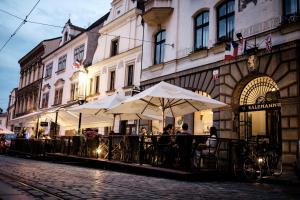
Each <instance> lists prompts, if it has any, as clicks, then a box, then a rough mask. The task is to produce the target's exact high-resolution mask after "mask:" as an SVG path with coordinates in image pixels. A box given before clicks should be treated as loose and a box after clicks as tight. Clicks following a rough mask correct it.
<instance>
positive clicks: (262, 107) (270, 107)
mask: <svg viewBox="0 0 300 200" xmlns="http://www.w3.org/2000/svg"><path fill="white" fill-rule="evenodd" d="M280 107H281V104H280V103H266V104H250V105H243V106H240V107H239V111H240V112H250V111H258V110H274V109H279V108H280Z"/></svg>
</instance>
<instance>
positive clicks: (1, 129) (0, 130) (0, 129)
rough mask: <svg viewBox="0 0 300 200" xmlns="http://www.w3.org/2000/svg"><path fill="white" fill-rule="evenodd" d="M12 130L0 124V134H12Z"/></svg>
mask: <svg viewBox="0 0 300 200" xmlns="http://www.w3.org/2000/svg"><path fill="white" fill-rule="evenodd" d="M13 133H14V132H12V131H10V130H8V129H7V128H5V127H4V126H1V125H0V134H13Z"/></svg>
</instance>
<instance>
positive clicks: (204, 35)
mask: <svg viewBox="0 0 300 200" xmlns="http://www.w3.org/2000/svg"><path fill="white" fill-rule="evenodd" d="M208 18H209V14H208V12H203V13H200V14H198V15H197V16H196V17H195V22H194V23H195V33H194V38H195V40H194V42H195V43H194V49H195V50H199V49H204V48H207V46H208V25H209V24H208V22H209V19H208Z"/></svg>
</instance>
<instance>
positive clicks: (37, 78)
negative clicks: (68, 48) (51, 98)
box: [11, 38, 60, 128]
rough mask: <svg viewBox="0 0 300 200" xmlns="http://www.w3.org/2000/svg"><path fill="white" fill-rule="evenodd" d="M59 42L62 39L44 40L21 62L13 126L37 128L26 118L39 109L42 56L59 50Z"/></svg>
mask: <svg viewBox="0 0 300 200" xmlns="http://www.w3.org/2000/svg"><path fill="white" fill-rule="evenodd" d="M59 42H60V38H53V39H48V40H44V41H42V42H40V43H39V44H38V45H37V46H36V47H35V48H33V49H32V50H31V51H30V52H29V53H27V54H26V55H25V56H24V57H23V58H21V59H20V60H19V64H20V68H21V70H20V80H19V87H18V90H15V95H16V97H15V101H16V102H15V115H14V117H15V118H16V119H14V120H13V121H12V123H11V125H13V124H14V126H15V127H24V128H26V127H28V128H34V127H35V125H34V124H32V123H31V121H30V120H29V119H27V118H26V116H27V115H30V114H31V113H34V112H36V111H37V110H38V109H39V101H40V88H41V84H42V80H43V64H42V56H43V55H45V54H47V53H49V52H51V51H53V50H54V49H55V48H57V46H58V44H59ZM18 118H21V119H20V120H19V119H18Z"/></svg>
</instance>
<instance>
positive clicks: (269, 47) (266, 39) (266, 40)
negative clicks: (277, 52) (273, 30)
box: [265, 34, 272, 52]
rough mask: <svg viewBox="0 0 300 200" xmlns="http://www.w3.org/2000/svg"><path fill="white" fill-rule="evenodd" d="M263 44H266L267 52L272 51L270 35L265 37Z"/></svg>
mask: <svg viewBox="0 0 300 200" xmlns="http://www.w3.org/2000/svg"><path fill="white" fill-rule="evenodd" d="M265 44H266V50H267V52H271V51H272V36H271V34H269V35H267V36H266V37H265Z"/></svg>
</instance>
